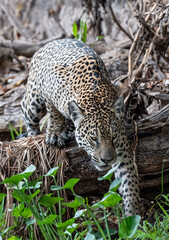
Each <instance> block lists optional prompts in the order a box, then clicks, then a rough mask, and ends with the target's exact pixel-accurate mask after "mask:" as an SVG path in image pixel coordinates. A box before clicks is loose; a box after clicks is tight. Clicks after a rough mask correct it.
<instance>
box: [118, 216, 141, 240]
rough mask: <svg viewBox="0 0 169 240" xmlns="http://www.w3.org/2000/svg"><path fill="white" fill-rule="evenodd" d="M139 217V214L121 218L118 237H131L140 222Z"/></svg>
mask: <svg viewBox="0 0 169 240" xmlns="http://www.w3.org/2000/svg"><path fill="white" fill-rule="evenodd" d="M140 220H141V217H140V216H139V215H134V216H129V217H127V218H125V219H123V220H122V222H121V223H120V224H119V232H118V233H119V237H121V238H122V239H127V238H131V237H132V236H133V235H134V234H135V232H136V230H137V228H138V225H139V223H140Z"/></svg>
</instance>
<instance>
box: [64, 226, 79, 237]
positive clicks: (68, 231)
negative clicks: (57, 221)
mask: <svg viewBox="0 0 169 240" xmlns="http://www.w3.org/2000/svg"><path fill="white" fill-rule="evenodd" d="M78 226H79V223H73V224H72V225H69V226H68V227H67V228H66V231H65V233H68V234H69V235H71V234H72V233H73V232H74V231H75V229H76V228H77V227H78Z"/></svg>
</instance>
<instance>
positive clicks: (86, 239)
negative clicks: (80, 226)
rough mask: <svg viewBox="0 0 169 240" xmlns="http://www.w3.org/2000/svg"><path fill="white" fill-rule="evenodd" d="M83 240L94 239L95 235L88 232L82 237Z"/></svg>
mask: <svg viewBox="0 0 169 240" xmlns="http://www.w3.org/2000/svg"><path fill="white" fill-rule="evenodd" d="M84 240H96V237H95V235H93V234H91V233H88V234H87V235H86V237H85V238H84Z"/></svg>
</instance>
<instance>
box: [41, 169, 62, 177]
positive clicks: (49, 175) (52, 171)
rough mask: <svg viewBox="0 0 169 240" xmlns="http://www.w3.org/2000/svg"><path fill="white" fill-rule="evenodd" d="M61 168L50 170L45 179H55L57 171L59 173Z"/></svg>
mask: <svg viewBox="0 0 169 240" xmlns="http://www.w3.org/2000/svg"><path fill="white" fill-rule="evenodd" d="M58 169H59V167H53V168H51V169H50V170H49V172H48V173H47V174H46V175H44V176H45V177H55V175H56V173H57V171H58Z"/></svg>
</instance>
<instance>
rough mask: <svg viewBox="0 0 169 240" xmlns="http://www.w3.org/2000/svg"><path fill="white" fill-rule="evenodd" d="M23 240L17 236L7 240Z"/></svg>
mask: <svg viewBox="0 0 169 240" xmlns="http://www.w3.org/2000/svg"><path fill="white" fill-rule="evenodd" d="M21 239H22V238H17V237H15V236H12V237H10V238H8V239H7V240H21Z"/></svg>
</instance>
